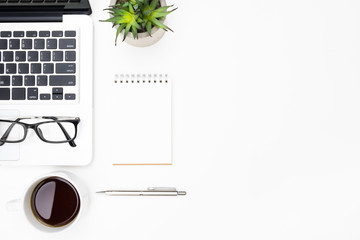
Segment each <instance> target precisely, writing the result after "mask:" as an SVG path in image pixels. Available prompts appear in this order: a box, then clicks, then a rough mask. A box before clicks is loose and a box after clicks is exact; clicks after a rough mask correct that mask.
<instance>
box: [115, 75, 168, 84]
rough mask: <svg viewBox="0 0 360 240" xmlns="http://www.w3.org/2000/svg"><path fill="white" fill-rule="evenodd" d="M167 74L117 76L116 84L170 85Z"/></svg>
mask: <svg viewBox="0 0 360 240" xmlns="http://www.w3.org/2000/svg"><path fill="white" fill-rule="evenodd" d="M168 82H169V80H168V75H167V74H115V76H114V83H120V84H121V83H139V84H140V83H143V84H144V83H163V84H166V83H168Z"/></svg>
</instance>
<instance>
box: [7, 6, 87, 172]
mask: <svg viewBox="0 0 360 240" xmlns="http://www.w3.org/2000/svg"><path fill="white" fill-rule="evenodd" d="M90 14H91V7H90V4H89V1H88V0H0V119H2V120H9V121H12V120H16V119H17V121H19V122H20V123H26V124H35V123H39V122H43V121H49V120H50V121H52V120H51V119H77V120H80V121H79V123H78V125H77V133H76V138H75V139H73V141H72V144H68V143H58V142H56V143H52V142H46V141H43V140H42V139H41V138H40V137H39V135H41V136H42V132H41V134H39V133H36V131H35V130H34V129H32V128H29V129H28V131H27V135H26V138H25V139H24V140H23V141H22V142H18V143H5V144H0V165H20V166H23V165H49V166H82V165H87V164H89V163H90V162H91V160H92V149H93V146H92V144H93V138H92V132H93V92H92V91H93V90H92V86H93V80H92V75H93V74H92V69H93V68H92V64H93V63H92V58H93V56H92V54H93V24H92V20H91V18H90V17H89V15H90ZM33 117H45V119H44V118H35V119H34V118H33ZM53 117H55V118H53ZM20 119H21V120H20ZM55 123H56V126H60V127H61V129H62V126H63V125H61V124H60V123H59V122H57V120H55ZM32 126H33V125H32ZM3 128H4V127H3ZM8 129H9V128H8ZM11 129H12V131H11V133H12V134H15V135H16V134H17V135H18V136H19V135H21V134H22V133H21V131H22V130H21V129H20V130H19V129H17V130H16V128H15V127H12V128H11ZM1 131H3V132H2V133H0V135H1V136H0V138H1V137H4V130H1V126H0V132H1ZM16 131H18V132H16ZM46 134H49V135H48V136H47V138H50V139H51V138H52V137H55V136H51V134H54V135H55V134H58V133H55V132H52V131H50V132H48V133H46ZM15 135H14V136H15ZM65 136H66V134H65Z"/></svg>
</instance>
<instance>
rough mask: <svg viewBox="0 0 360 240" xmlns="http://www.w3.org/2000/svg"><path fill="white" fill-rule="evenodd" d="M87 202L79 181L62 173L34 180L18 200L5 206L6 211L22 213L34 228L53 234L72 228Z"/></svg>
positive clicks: (85, 192)
mask: <svg viewBox="0 0 360 240" xmlns="http://www.w3.org/2000/svg"><path fill="white" fill-rule="evenodd" d="M88 201H89V195H88V192H87V190H86V188H85V186H84V185H83V184H82V183H81V181H79V180H78V178H77V177H76V176H75V175H73V174H71V173H69V172H63V171H61V172H53V173H49V174H45V175H42V176H40V177H38V178H36V179H35V180H34V181H33V182H32V184H30V186H28V187H27V188H26V191H25V193H24V194H23V197H22V198H21V199H14V200H12V201H9V202H8V203H7V209H8V210H10V211H11V210H12V211H13V210H21V211H23V213H24V215H25V217H26V219H27V220H28V222H29V223H30V224H31V225H33V226H34V227H35V228H37V229H38V230H40V231H43V232H48V233H55V232H60V231H63V230H66V229H69V228H70V227H71V226H73V225H74V224H75V223H76V222H77V221H78V219H79V217H80V216H81V215H82V213H83V211H84V209H86V207H87V204H88Z"/></svg>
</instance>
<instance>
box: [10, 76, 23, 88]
mask: <svg viewBox="0 0 360 240" xmlns="http://www.w3.org/2000/svg"><path fill="white" fill-rule="evenodd" d="M11 85H13V86H17V87H18V86H22V85H23V77H22V76H12V84H11Z"/></svg>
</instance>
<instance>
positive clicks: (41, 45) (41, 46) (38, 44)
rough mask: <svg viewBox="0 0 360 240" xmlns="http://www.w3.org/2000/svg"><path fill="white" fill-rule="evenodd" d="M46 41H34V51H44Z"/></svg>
mask: <svg viewBox="0 0 360 240" xmlns="http://www.w3.org/2000/svg"><path fill="white" fill-rule="evenodd" d="M44 48H45V39H34V49H44Z"/></svg>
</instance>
